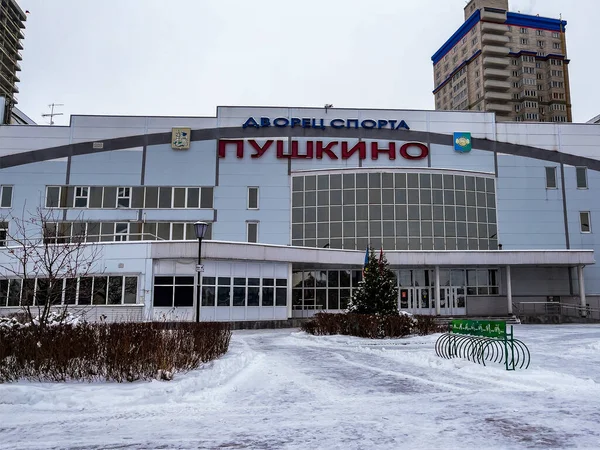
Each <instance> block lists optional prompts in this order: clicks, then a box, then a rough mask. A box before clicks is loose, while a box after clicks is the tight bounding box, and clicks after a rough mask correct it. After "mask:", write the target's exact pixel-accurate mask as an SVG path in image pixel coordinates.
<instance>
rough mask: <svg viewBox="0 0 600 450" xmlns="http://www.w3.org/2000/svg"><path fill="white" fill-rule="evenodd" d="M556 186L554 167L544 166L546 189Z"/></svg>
mask: <svg viewBox="0 0 600 450" xmlns="http://www.w3.org/2000/svg"><path fill="white" fill-rule="evenodd" d="M556 188H557V184H556V167H546V189H556Z"/></svg>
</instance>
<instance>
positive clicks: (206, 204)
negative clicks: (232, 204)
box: [200, 187, 213, 209]
mask: <svg viewBox="0 0 600 450" xmlns="http://www.w3.org/2000/svg"><path fill="white" fill-rule="evenodd" d="M212 207H213V188H211V187H206V188H202V189H200V208H201V209H212Z"/></svg>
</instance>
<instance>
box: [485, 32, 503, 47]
mask: <svg viewBox="0 0 600 450" xmlns="http://www.w3.org/2000/svg"><path fill="white" fill-rule="evenodd" d="M481 41H482V42H483V43H484V44H491V45H499V46H504V45H505V44H508V43H509V42H510V38H509V37H508V36H504V35H502V34H490V33H486V34H484V35H483V36H482V37H481Z"/></svg>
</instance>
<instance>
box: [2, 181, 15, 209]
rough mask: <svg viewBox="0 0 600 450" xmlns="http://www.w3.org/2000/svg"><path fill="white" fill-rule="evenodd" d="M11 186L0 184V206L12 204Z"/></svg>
mask: <svg viewBox="0 0 600 450" xmlns="http://www.w3.org/2000/svg"><path fill="white" fill-rule="evenodd" d="M12 191H13V188H12V186H0V208H10V207H11V206H12Z"/></svg>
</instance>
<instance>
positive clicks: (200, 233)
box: [194, 222, 208, 322]
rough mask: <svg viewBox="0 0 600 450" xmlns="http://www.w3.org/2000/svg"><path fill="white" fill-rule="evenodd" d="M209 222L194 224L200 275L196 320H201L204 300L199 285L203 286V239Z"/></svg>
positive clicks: (197, 282)
mask: <svg viewBox="0 0 600 450" xmlns="http://www.w3.org/2000/svg"><path fill="white" fill-rule="evenodd" d="M207 229H208V224H207V223H206V222H196V223H195V224H194V231H195V232H196V237H197V238H198V265H197V266H196V272H198V277H197V278H196V322H200V301H201V300H202V292H199V290H200V289H199V287H201V286H202V270H203V268H202V239H203V238H204V235H205V234H206V230H207Z"/></svg>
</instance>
